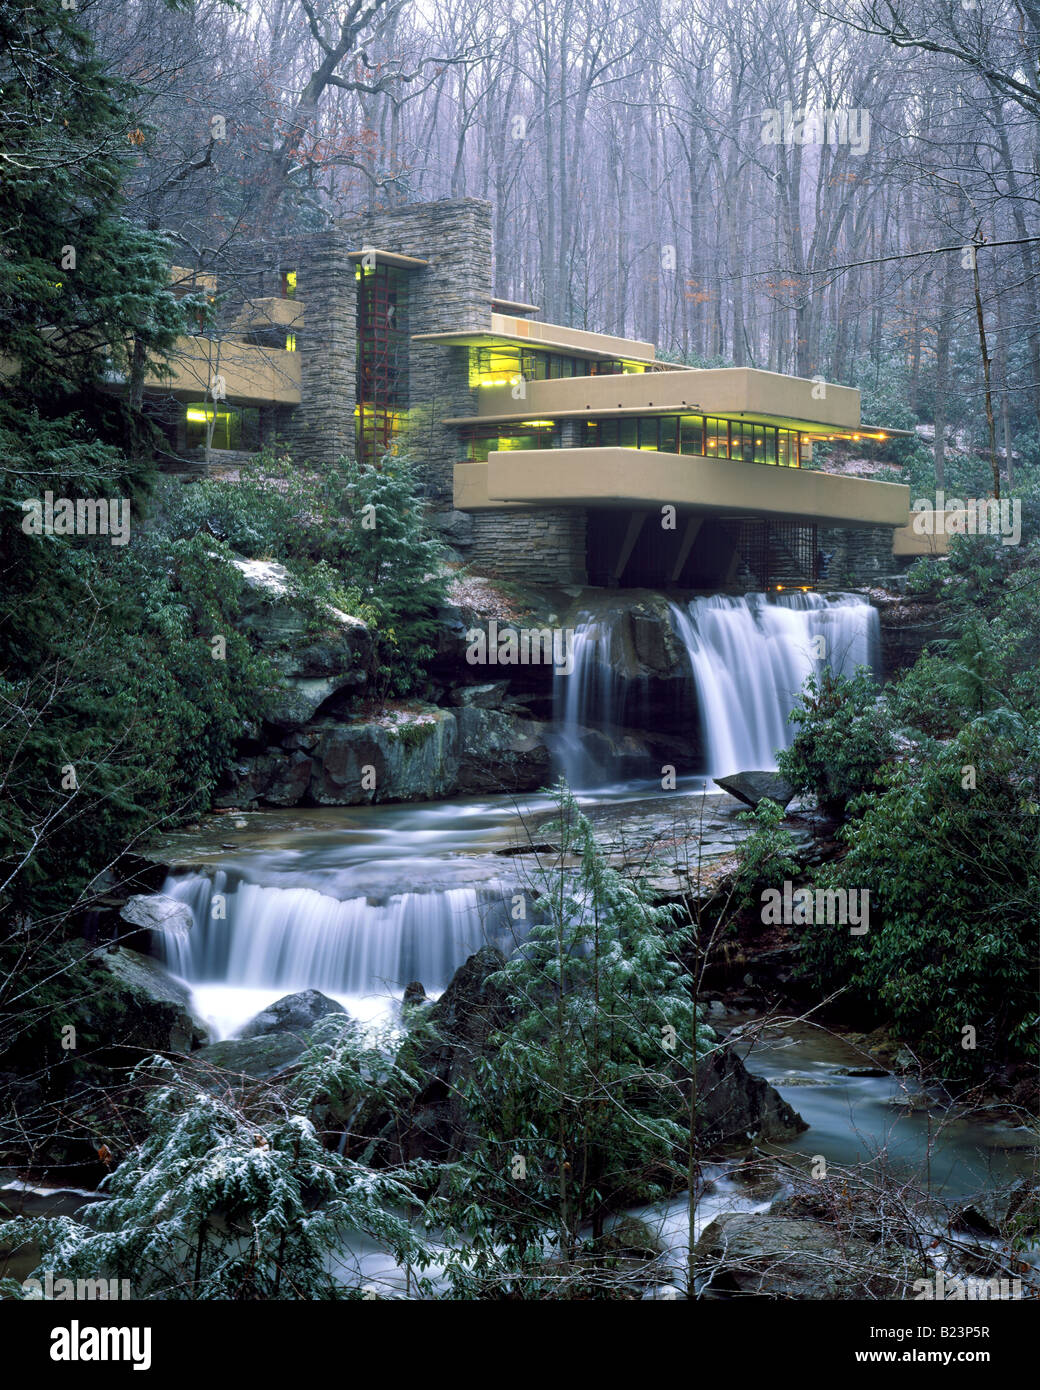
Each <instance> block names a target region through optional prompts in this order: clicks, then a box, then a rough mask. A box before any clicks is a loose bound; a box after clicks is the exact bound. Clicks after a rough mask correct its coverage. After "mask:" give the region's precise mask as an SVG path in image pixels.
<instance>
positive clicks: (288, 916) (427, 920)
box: [156, 870, 514, 1033]
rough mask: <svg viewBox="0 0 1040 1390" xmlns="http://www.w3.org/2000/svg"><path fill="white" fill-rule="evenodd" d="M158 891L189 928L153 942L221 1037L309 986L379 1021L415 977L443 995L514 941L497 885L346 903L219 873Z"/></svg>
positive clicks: (177, 879) (180, 878)
mask: <svg viewBox="0 0 1040 1390" xmlns="http://www.w3.org/2000/svg"><path fill="white" fill-rule="evenodd" d="M162 891H163V892H164V893H166V894H168V895H169V896H171V897H174V898H179V899H180V900H181V901H183V902H186V903H188V905H189V906H190V907H191V910H192V916H193V925H192V928H191V930H190V932H188V933H187V935H178V934H176V933H173V932H163V933H159V934H157V940H156V945H157V947H158V949H159V952H160V954H161V956H162V958H163V959H164V960H165V962H166V964H167V965H168V967H169V969H170V970H171V971H172V972H173V973H174V974H176V975H179V976H180V977H181V978H182V979H184V980H185V981H187V983H188V984H189V985H190V986H191V987H192V990H193V992H194V994H195V997H196V1001H197V1004H198V1007H199V1008H200V1010H201V1011H202V1012H203V1013H204V1014H208V1016H209V1018H210V1019H211V1020H212V1021H213V1022H214V1023H215V1024H216V1026H217V1028H218V1031H220V1032H221V1033H223V1032H226V1031H229V1030H230V1029H231V1028H233V1027H234V1026H236V1025H237V1024H239V1023H241V1022H243V1021H244V1020H245V1018H247V1017H249V1015H250V1014H251V1013H254V1012H257V1011H258V1010H259V1009H260V1008H262V1007H263V1006H264V1005H265V1004H267V1003H270V1002H271V1001H272V1000H274V999H275V998H277V997H278V995H280V994H289V993H294V992H295V991H297V990H302V989H319V990H321V991H322V992H323V993H324V994H328V995H330V996H331V997H332V998H335V999H339V1000H340V1002H342V1003H344V1004H345V1005H347V1007H348V1008H349V1009H350V1011H351V1012H352V1013H354V1014H355V1016H358V1017H366V1016H367V1017H370V1018H371V1017H378V1016H380V1015H382V1014H384V1013H385V1012H386V1010H387V1006H388V1004H389V1001H390V999H392V998H400V996H401V995H402V993H403V991H404V987H405V985H407V984H408V983H409V981H412V980H419V981H421V982H422V984H423V986H424V987H425V989H426V992H427V994H430V995H436V994H439V993H440V992H441V991H442V990H443V989H444V988H445V986H446V985H447V984H448V981H449V980H450V979H451V977H452V975H453V974H454V972H455V970H457V969H458V967H459V966H460V965H462V964H463V962H464V961H465V960H466V959H467V958H468V957H469V956H470V955H472V954H473V952H474V951H477V950H479V949H480V947H481V946H483V945H485V944H486V943H487V942H489V941H491V942H493V943H494V944H496V945H499V946H500V947H502V948H504V949H505V948H509V949H511V948H512V945H513V944H514V936H513V933H512V932H511V930H510V927H511V926H512V925H513V924H512V923H511V922H510V920H509V914H508V911H507V908H506V900H505V899H504V897H503V895H502V892H503V890H502V889H501V886H500V885H496V886H494V887H491V888H489V886H488V885H482V887H481V888H480V889H479V890H478V889H477V888H474V887H472V886H467V887H456V888H448V889H445V890H442V891H439V892H427V893H417V892H406V893H398V894H395V895H393V896H391V897H389V898H388V899H387V900H386V901H383V902H373V901H371V900H370V899H369V898H367V897H352V898H349V899H347V900H346V901H340V900H338V899H336V898H333V897H329V896H328V895H327V894H325V893H320V892H317V891H316V890H315V889H313V888H304V887H275V886H271V885H266V884H260V883H252V882H247V881H244V880H239V881H234V880H229V876H228V875H227V874H226V873H225V872H224V871H223V870H217V871H216V872H215V874H214V875H213V877H210V876H209V875H208V874H198V873H193V874H186V875H175V876H172V877H170V878H168V879H167V881H166V883H165V884H164V885H163V889H162ZM232 996H235V997H232Z"/></svg>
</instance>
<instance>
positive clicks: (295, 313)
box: [231, 295, 304, 333]
mask: <svg viewBox="0 0 1040 1390" xmlns="http://www.w3.org/2000/svg"><path fill="white" fill-rule="evenodd" d="M303 323H304V306H303V305H302V304H301V303H300V301H299V300H298V299H283V298H281V297H276V296H274V295H267V296H264V297H263V298H260V299H247V300H246V302H245V304H243V306H242V308H241V309H240V310H239V311H238V314H237V315H236V316H235V321H234V323H233V324H232V328H231V331H232V333H248V332H255V331H257V330H259V329H265V328H279V329H281V328H284V329H291V330H292V331H293V332H295V331H296V330H297V329H300V328H302V327H303Z"/></svg>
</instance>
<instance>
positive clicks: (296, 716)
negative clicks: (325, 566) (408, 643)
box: [231, 557, 372, 804]
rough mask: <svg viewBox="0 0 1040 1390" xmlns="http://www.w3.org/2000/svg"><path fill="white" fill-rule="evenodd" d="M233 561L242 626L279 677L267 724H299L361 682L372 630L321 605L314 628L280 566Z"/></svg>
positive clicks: (270, 562) (369, 654) (367, 663)
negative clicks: (320, 617)
mask: <svg viewBox="0 0 1040 1390" xmlns="http://www.w3.org/2000/svg"><path fill="white" fill-rule="evenodd" d="M231 564H232V565H233V566H234V567H235V569H236V570H238V572H239V574H240V575H241V576H242V579H243V581H244V585H243V593H242V599H241V609H242V612H241V619H240V621H241V625H242V627H243V629H244V630H245V631H246V632H248V633H249V634H250V635H251V636H252V638H253V640H254V641H255V642H256V643H257V645H258V646H259V647H260V650H261V651H262V652H263V654H264V655H265V656H266V657H267V658H268V660H269V661H270V662H271V663H272V665H273V666H274V667H275V669H276V670H277V671H278V673H279V675H280V676H281V678H282V688H281V689H280V690H279V692H278V693H277V695H276V696H275V697H274V700H273V703H272V704H271V705H269V706H268V708H267V709H266V710H265V717H266V719H267V721H268V722H269V723H271V724H274V725H275V726H276V727H279V728H283V729H294V728H299V727H300V726H301V725H303V724H305V723H306V722H307V721H308V720H309V719H311V718H313V716H314V715H315V714H316V712H317V711H318V710H319V709H320V708H321V706H322V705H323V704H325V703H326V701H328V700H330V699H331V698H332V696H334V695H338V694H340V693H341V692H343V691H345V690H349V689H352V688H356V687H359V686H362V685H364V683H365V681H366V680H367V678H368V669H369V666H370V664H371V657H372V634H371V633H370V631H369V629H368V627H367V625H366V624H365V623H364V622H362V620H361V619H360V618H355V617H353V616H351V614H349V613H344V612H342V611H341V610H340V609H338V608H335V607H334V606H333V605H332V604H325V605H323V607H322V613H323V615H324V621H323V622H322V624H321V626H320V627H319V628H317V629H315V625H314V622H313V618H312V617H311V615H309V614H308V613H307V611H306V610H305V606H304V605H303V604H302V602H301V601H300V600H299V599H297V598H295V597H294V595H293V592H292V576H291V575H290V573H289V571H288V570H287V569H286V567H285V566H284V565H281V564H278V563H277V562H276V561H273V560H242V559H239V558H237V557H236V558H235V559H233V560H232V561H231ZM287 804H288V803H287Z"/></svg>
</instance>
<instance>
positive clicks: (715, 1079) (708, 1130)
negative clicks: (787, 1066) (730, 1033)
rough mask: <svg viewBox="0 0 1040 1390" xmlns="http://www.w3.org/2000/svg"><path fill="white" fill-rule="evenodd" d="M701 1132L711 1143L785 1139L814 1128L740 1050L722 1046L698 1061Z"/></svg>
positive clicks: (711, 1146) (716, 1145)
mask: <svg viewBox="0 0 1040 1390" xmlns="http://www.w3.org/2000/svg"><path fill="white" fill-rule="evenodd" d="M697 1098H698V1104H697V1133H698V1138H699V1141H700V1143H701V1145H702V1146H703V1147H704V1148H705V1149H714V1148H719V1147H721V1146H725V1145H729V1144H737V1143H746V1141H747V1140H748V1139H761V1140H770V1141H773V1142H782V1141H783V1140H785V1139H792V1138H794V1136H795V1135H796V1134H801V1133H802V1131H803V1130H806V1129H808V1125H807V1124H806V1123H805V1121H804V1120H803V1119H802V1117H801V1115H799V1114H798V1112H797V1111H795V1110H793V1109H792V1108H791V1106H789V1105H788V1103H787V1101H785V1100H784V1099H783V1097H782V1096H781V1095H780V1094H779V1092H778V1091H776V1090H774V1089H773V1087H772V1086H770V1084H769V1082H768V1081H766V1080H764V1078H762V1077H761V1076H754V1075H753V1074H752V1073H751V1072H749V1071H748V1069H747V1068H746V1067H745V1066H744V1063H743V1062H742V1061H741V1060H740V1058H739V1057H738V1056H737V1054H736V1053H735V1052H734V1051H733V1050H732V1049H731V1048H728V1047H718V1048H716V1049H715V1050H714V1051H712V1052H710V1053H709V1054H708V1055H707V1056H706V1057H702V1058H701V1060H700V1062H698V1064H697Z"/></svg>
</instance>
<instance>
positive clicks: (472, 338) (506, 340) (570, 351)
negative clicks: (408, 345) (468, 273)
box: [412, 328, 675, 370]
mask: <svg viewBox="0 0 1040 1390" xmlns="http://www.w3.org/2000/svg"><path fill="white" fill-rule="evenodd" d="M590 336H591V335H590ZM412 340H413V342H419V343H444V344H445V346H446V347H488V346H490V345H491V344H494V343H501V344H503V345H504V346H506V347H525V348H544V349H545V350H546V351H547V352H562V353H565V354H566V355H567V356H568V357H587V358H589V360H590V361H604V362H614V361H622V362H645V363H652V364H653V365H654V366H655V367H659V368H663V369H664V370H673V369H674V366H675V364H674V363H671V362H659V361H658V360H657V358H656V357H646V356H643V355H641V354H639V353H635V352H619V351H617V350H614V349H609V348H606V347H602V348H592V347H579V346H578V345H577V344H576V343H567V342H563V341H559V340H557V339H554V338H542V337H537V338H525V337H521V336H520V335H519V334H516V335H515V336H514V335H513V334H511V333H494V332H492V331H491V329H490V328H488V329H477V330H475V331H471V332H469V333H465V332H463V333H413V334H412Z"/></svg>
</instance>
